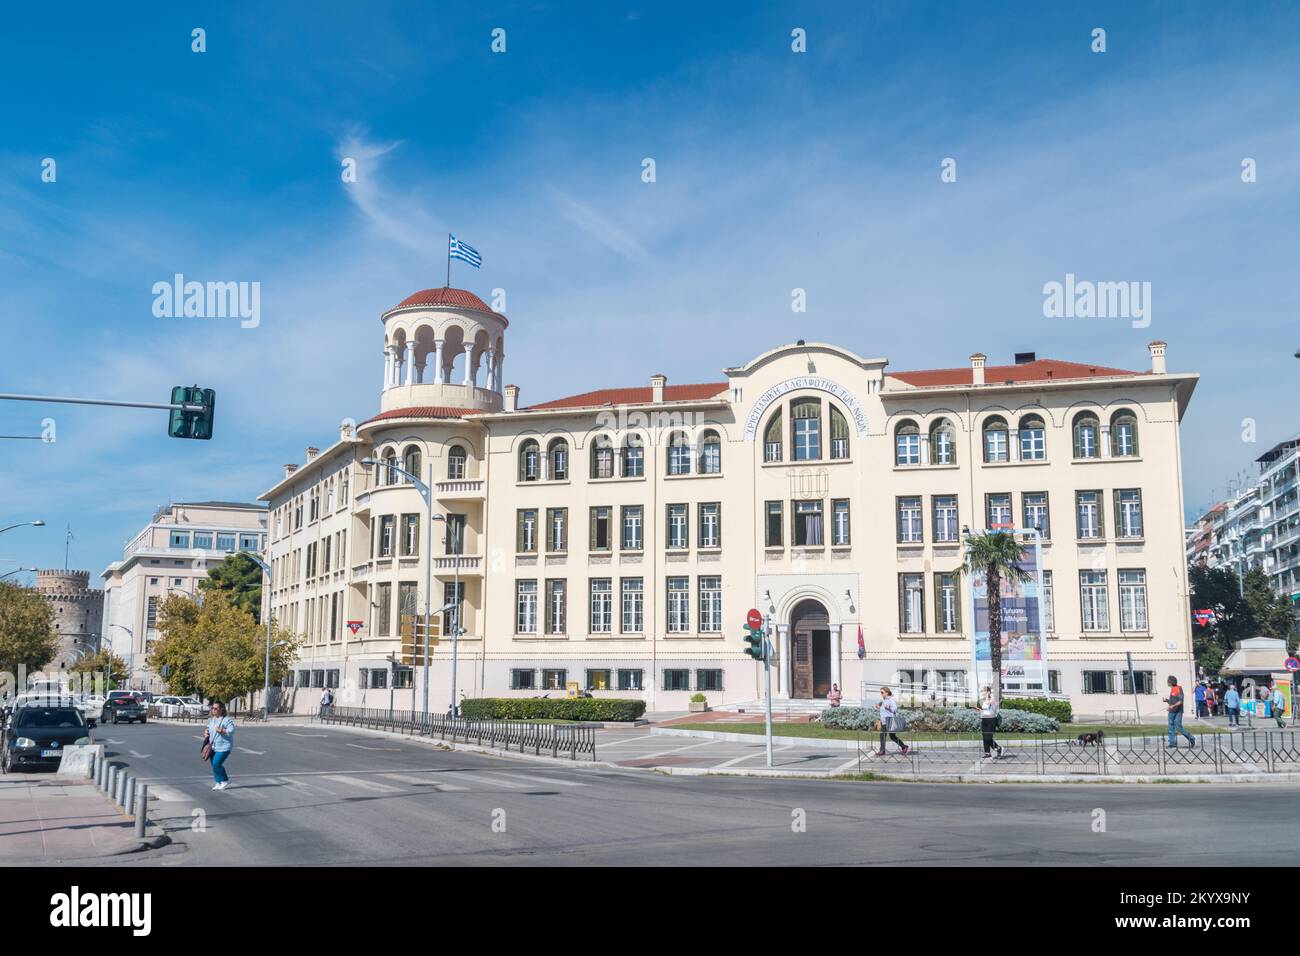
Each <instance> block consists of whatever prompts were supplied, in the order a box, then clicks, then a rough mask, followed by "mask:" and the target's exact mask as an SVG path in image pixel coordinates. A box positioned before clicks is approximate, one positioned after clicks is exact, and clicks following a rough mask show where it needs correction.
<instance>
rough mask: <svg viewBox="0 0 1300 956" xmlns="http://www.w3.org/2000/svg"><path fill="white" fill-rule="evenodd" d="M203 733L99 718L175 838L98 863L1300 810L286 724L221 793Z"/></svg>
mask: <svg viewBox="0 0 1300 956" xmlns="http://www.w3.org/2000/svg"><path fill="white" fill-rule="evenodd" d="M201 735H202V726H201V725H198V724H164V723H150V724H147V725H144V726H139V725H122V726H117V727H114V726H111V725H110V726H105V727H102V728H100V729H99V731H98V732H97V735H96V736H97V739H99V740H101V741H104V742H106V744H107V749H108V751H109V752H110V754H114V755H115V756H114V758H113V759H115V760H117V761H120V762H123V763H126V764H128V765H129V766H130V767H131V769H132V770H133V771H134V772H135V773H137V774H138V775H139V777H140V779H141V780H143V781H146V782H148V783H149V785H150V789H151V791H152V795H153V797H154V798H155V799H153V800H151V802H150V803H151V813H152V815H153V816H154V817H155V819H157V820H158V821H159V822H160V823H162V824H163V826H165V827H166V828H167V830H168V831H169V833H170V834H171V836H172V839H173V844H172V845H171V846H168V847H164V848H162V849H159V850H154V851H149V852H147V853H142V854H135V855H132V856H130V857H120V858H116V859H114V860H113V861H111V863H109V864H106V865H114V866H153V865H161V866H183V865H254V866H256V865H306V864H317V865H330V864H339V865H357V864H367V865H383V864H390V865H409V864H446V865H547V866H556V865H560V866H563V865H623V864H636V865H650V866H691V865H705V866H707V865H716V864H728V865H785V864H795V865H853V864H890V865H896V866H899V865H901V866H906V865H923V864H956V865H961V864H966V863H969V864H972V865H974V864H977V863H978V864H983V865H990V864H992V865H999V864H1002V865H1037V864H1055V865H1087V866H1098V865H1100V866H1114V865H1123V866H1143V865H1165V866H1169V865H1180V864H1187V865H1198V866H1200V865H1204V862H1205V859H1206V856H1205V854H1206V852H1207V849H1206V848H1207V847H1231V848H1232V852H1233V855H1234V858H1237V859H1255V860H1259V861H1265V862H1266V861H1270V860H1276V859H1277V856H1276V848H1277V845H1278V844H1277V841H1278V839H1279V836H1280V835H1282V834H1285V833H1288V832H1290V831H1291V829H1292V828H1293V826H1294V820H1295V818H1296V815H1297V811H1300V786H1295V785H1288V784H1257V785H1246V786H1243V785H1207V784H1181V785H1178V784H1163V785H1147V786H1137V785H1126V784H1074V785H1040V784H1028V785H1015V784H975V785H960V784H920V783H863V782H845V781H828V780H802V779H801V780H793V779H759V778H735V777H681V776H675V777H669V776H664V775H661V774H655V773H650V772H646V771H643V770H615V769H610V768H606V767H598V768H590V767H588V768H583V767H581V766H575V767H572V768H570V767H567V766H565V767H555V766H552V765H549V764H547V765H543V764H537V763H533V762H527V761H520V760H513V759H505V758H497V757H490V756H481V755H478V754H466V753H459V752H454V751H446V750H440V749H438V748H436V747H435V746H433V745H431V744H428V743H423V742H414V741H409V742H408V741H405V740H400V739H397V738H390V737H386V736H381V735H375V734H370V733H363V732H357V731H352V730H343V729H340V728H337V727H316V726H312V727H285V726H283V725H276V724H274V723H273V724H272V725H271V726H269V727H259V726H252V725H245V726H240V727H239V729H238V730H237V733H236V740H235V747H236V749H235V751H234V754H233V756H232V757H231V758H230V759H229V761H228V763H227V767H228V769H229V771H230V774H231V779H232V786H231V788H230V789H229V790H226V791H222V792H213V791H212V790H211V785H212V779H211V776H210V774H209V773H208V772H207V766H206V764H204V763H203V762H202V761H201V760H200V759H199V756H198V750H199V744H200V737H201ZM1097 811H1101V812H1102V814H1101V815H1099V814H1098V813H1097ZM1099 820H1100V821H1102V822H1104V832H1099V831H1098V830H1097V826H1098V821H1099Z"/></svg>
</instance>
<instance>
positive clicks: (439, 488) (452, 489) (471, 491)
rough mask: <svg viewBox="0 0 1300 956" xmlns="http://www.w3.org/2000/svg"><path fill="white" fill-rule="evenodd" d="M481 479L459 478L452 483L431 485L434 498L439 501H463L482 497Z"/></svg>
mask: <svg viewBox="0 0 1300 956" xmlns="http://www.w3.org/2000/svg"><path fill="white" fill-rule="evenodd" d="M483 485H484V481H483V479H482V478H460V479H455V480H452V481H436V482H434V484H433V494H434V497H436V498H439V499H452V500H456V499H465V498H482V497H483V493H484V492H483Z"/></svg>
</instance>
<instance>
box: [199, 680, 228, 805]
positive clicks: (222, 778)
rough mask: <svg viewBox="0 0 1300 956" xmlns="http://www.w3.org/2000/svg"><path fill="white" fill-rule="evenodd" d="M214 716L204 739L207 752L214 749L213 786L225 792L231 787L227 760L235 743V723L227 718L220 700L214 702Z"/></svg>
mask: <svg viewBox="0 0 1300 956" xmlns="http://www.w3.org/2000/svg"><path fill="white" fill-rule="evenodd" d="M211 713H212V716H211V717H210V718H209V720H208V732H207V736H205V737H204V738H203V743H204V750H205V752H206V751H207V749H208V748H209V747H211V748H212V750H211V753H212V756H211V758H210V759H211V760H212V779H213V781H214V783H213V785H212V789H213V790H225V789H226V788H227V787H229V786H230V774H228V773H226V766H225V765H226V758H228V757H229V756H230V751H231V749H232V748H233V747H234V742H235V721H234V718H232V717H227V716H226V705H225V704H223V703H222V702H221V701H219V700H214V701H213V702H212V712H211Z"/></svg>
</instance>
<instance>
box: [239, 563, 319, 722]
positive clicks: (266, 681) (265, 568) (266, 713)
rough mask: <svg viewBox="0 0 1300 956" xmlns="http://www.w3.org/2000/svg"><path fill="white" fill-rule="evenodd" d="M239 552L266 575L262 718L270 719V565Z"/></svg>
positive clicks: (263, 610)
mask: <svg viewBox="0 0 1300 956" xmlns="http://www.w3.org/2000/svg"><path fill="white" fill-rule="evenodd" d="M240 553H241V554H246V555H248V557H249V558H250V559H251V560H252V561H254V562H255V563H256V564H257V566H258V567H259V568H261V569H262V573H263V574H265V575H266V602H265V604H264V605H263V609H262V613H263V614H265V615H266V665H265V667H264V669H263V671H262V720H263V721H266V720H269V719H270V705H271V565H270V564H268V563H267V562H266V561H263V560H262V559H261V558H259V557H258V556H257V555H255V554H253V553H252V552H251V551H242V552H240ZM326 683H328V681H327V682H326Z"/></svg>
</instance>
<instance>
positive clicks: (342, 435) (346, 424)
mask: <svg viewBox="0 0 1300 956" xmlns="http://www.w3.org/2000/svg"><path fill="white" fill-rule="evenodd" d="M356 437H357V423H356V422H354V421H353V420H352V419H350V418H345V419H343V421H341V422H339V441H351V440H352V439H353V438H356Z"/></svg>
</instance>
